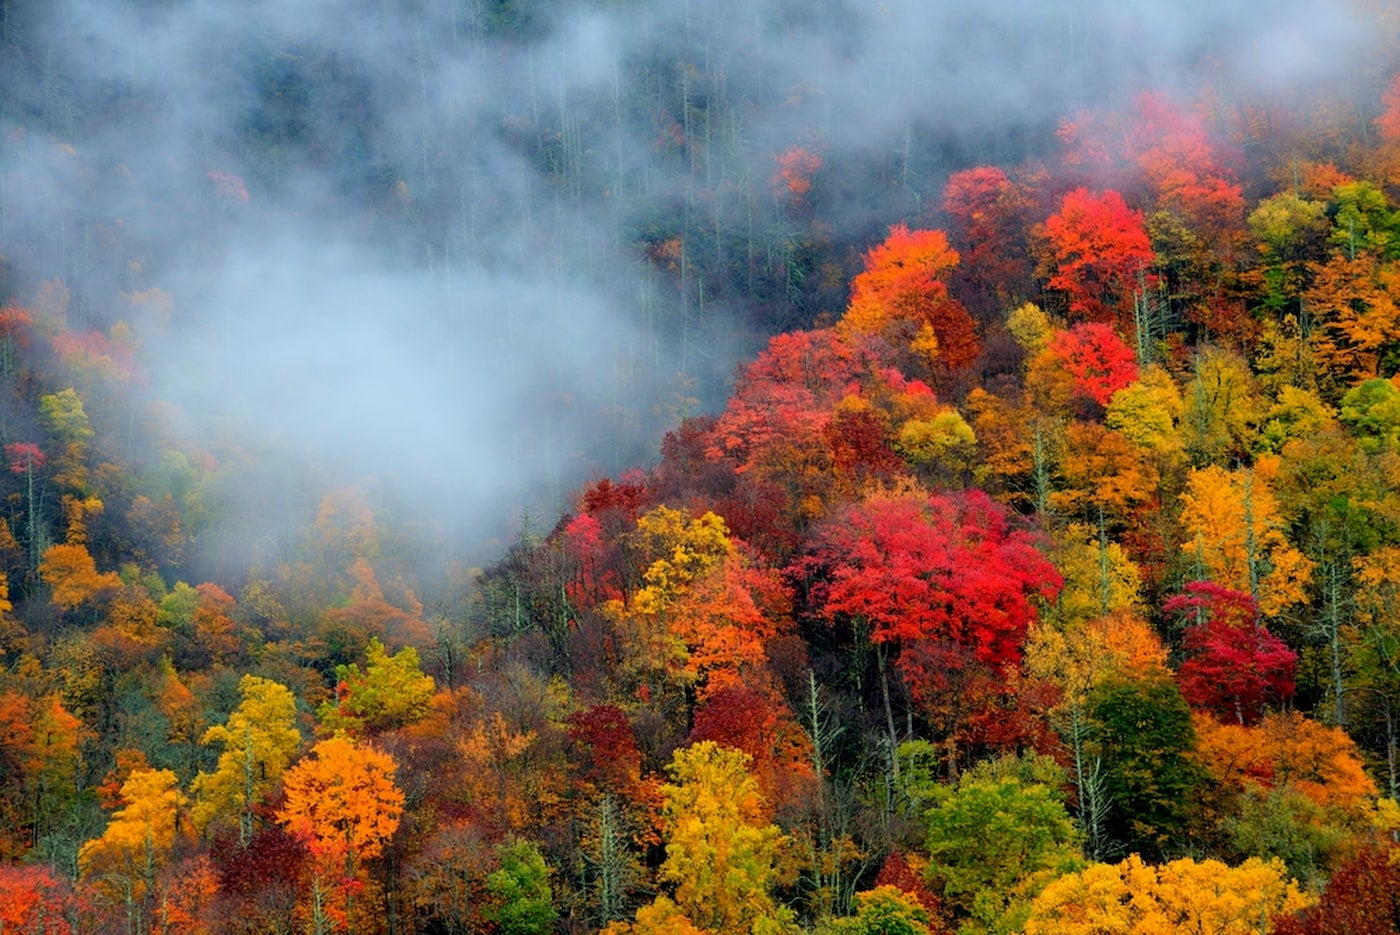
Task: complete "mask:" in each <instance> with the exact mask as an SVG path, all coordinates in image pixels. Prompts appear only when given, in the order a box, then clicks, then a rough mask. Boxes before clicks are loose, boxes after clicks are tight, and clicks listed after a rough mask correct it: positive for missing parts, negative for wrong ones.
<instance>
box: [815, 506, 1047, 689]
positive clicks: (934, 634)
mask: <svg viewBox="0 0 1400 935" xmlns="http://www.w3.org/2000/svg"><path fill="white" fill-rule="evenodd" d="M799 570H800V572H801V573H803V574H805V575H808V576H810V577H811V578H813V580H814V581H815V584H814V587H813V596H814V599H815V602H816V605H817V607H818V608H819V610H820V612H821V613H822V615H823V616H825V617H826V618H827V620H829V621H830V622H833V623H835V622H837V621H843V620H844V621H862V622H863V623H864V624H865V625H867V626H869V627H870V631H871V634H870V635H871V639H872V640H874V641H876V642H891V643H901V644H909V643H916V642H919V641H927V640H935V641H938V640H947V641H950V642H952V643H955V644H959V645H961V646H964V647H966V648H967V649H969V650H971V651H972V653H973V655H974V656H975V657H976V658H977V659H978V660H980V661H981V662H984V663H986V664H988V665H992V666H1002V665H1007V664H1012V663H1015V662H1017V661H1018V660H1019V658H1020V649H1021V644H1022V642H1023V640H1024V638H1025V634H1026V629H1027V627H1029V626H1030V624H1031V622H1032V621H1033V620H1034V619H1035V614H1036V611H1035V606H1034V603H1033V600H1034V598H1036V597H1037V596H1038V597H1041V598H1045V599H1050V598H1053V597H1054V595H1055V594H1056V593H1058V591H1059V588H1060V586H1061V584H1062V583H1063V580H1062V579H1061V577H1060V575H1059V572H1057V571H1056V570H1055V567H1054V565H1052V564H1051V563H1050V562H1049V561H1048V560H1047V559H1046V558H1045V557H1044V556H1043V555H1042V554H1041V553H1040V551H1039V550H1038V548H1037V547H1036V541H1035V539H1034V537H1033V536H1032V535H1031V534H1030V533H1028V532H1026V531H1024V530H1020V529H1015V528H1013V527H1012V524H1011V521H1010V519H1009V518H1008V516H1007V514H1006V512H1005V510H1004V509H1003V508H1002V507H1000V506H999V505H997V504H996V503H994V502H993V501H992V500H991V498H990V497H988V496H987V495H986V494H985V493H983V492H982V491H980V490H966V491H959V492H950V493H936V494H932V495H928V496H926V497H925V496H921V495H876V496H872V497H870V498H869V499H867V500H866V501H865V502H863V503H861V504H858V505H855V506H852V507H849V508H847V509H845V510H843V511H841V513H840V514H839V515H838V516H836V517H835V518H834V519H833V520H832V521H831V522H828V523H826V524H825V525H824V526H823V527H822V528H821V529H820V530H819V531H818V532H817V534H816V536H815V539H814V546H813V549H812V551H811V552H810V553H809V555H808V556H807V557H806V558H805V559H804V560H802V562H800V563H799Z"/></svg>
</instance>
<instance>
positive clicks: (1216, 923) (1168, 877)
mask: <svg viewBox="0 0 1400 935" xmlns="http://www.w3.org/2000/svg"><path fill="white" fill-rule="evenodd" d="M1314 901H1315V898H1314V897H1312V896H1309V895H1308V894H1306V893H1304V892H1303V891H1302V890H1301V889H1299V887H1298V885H1297V884H1296V883H1295V882H1293V881H1291V880H1288V879H1287V878H1286V877H1285V876H1284V867H1283V864H1282V863H1281V862H1279V861H1277V860H1271V861H1269V862H1267V863H1265V862H1264V861H1261V860H1259V859H1257V858H1251V859H1249V860H1247V861H1245V862H1244V863H1243V864H1241V865H1239V866H1238V867H1230V866H1228V865H1226V864H1224V863H1221V862H1220V861H1217V860H1205V861H1200V862H1197V861H1194V860H1191V859H1189V858H1184V859H1182V860H1174V861H1172V862H1171V863H1168V864H1165V865H1163V866H1160V867H1159V866H1152V865H1150V864H1145V863H1143V861H1142V859H1141V858H1140V857H1138V856H1137V855H1136V854H1134V855H1132V856H1131V857H1129V858H1128V859H1127V860H1124V861H1122V862H1121V863H1118V864H1112V865H1110V864H1093V865H1091V866H1089V867H1088V868H1086V869H1084V870H1083V871H1080V872H1079V873H1071V874H1068V875H1066V876H1063V877H1061V878H1060V879H1058V880H1056V881H1055V882H1053V883H1051V884H1050V885H1049V886H1047V887H1046V888H1045V889H1044V890H1043V891H1042V892H1041V894H1040V895H1039V896H1038V897H1036V899H1035V902H1034V903H1033V904H1032V907H1031V916H1030V919H1029V920H1028V921H1027V922H1026V926H1025V935H1102V933H1105V932H1115V933H1122V935H1176V933H1180V932H1191V933H1193V935H1268V933H1269V932H1270V931H1272V929H1273V923H1272V920H1273V919H1274V918H1275V917H1276V916H1279V915H1281V914H1287V913H1293V912H1297V911H1298V910H1300V909H1303V908H1306V907H1307V906H1308V905H1310V904H1311V903H1313V902H1314Z"/></svg>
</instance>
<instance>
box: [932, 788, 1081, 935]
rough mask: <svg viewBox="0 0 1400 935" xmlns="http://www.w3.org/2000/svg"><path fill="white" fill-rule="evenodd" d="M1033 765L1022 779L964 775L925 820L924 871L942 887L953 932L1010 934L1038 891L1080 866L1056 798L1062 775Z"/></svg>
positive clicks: (1075, 839)
mask: <svg viewBox="0 0 1400 935" xmlns="http://www.w3.org/2000/svg"><path fill="white" fill-rule="evenodd" d="M998 765H1001V764H998ZM1014 765H1020V764H1019V763H1016V764H1014ZM1049 765H1051V766H1053V764H1049ZM1040 766H1041V768H1040V769H1034V764H1032V767H1033V768H1032V769H1031V770H1023V771H1022V772H1023V775H1022V776H1017V775H1014V774H1009V773H1011V772H1013V771H1009V770H1006V769H1001V770H998V769H996V768H995V767H991V766H989V767H987V768H982V769H974V770H971V771H969V772H968V773H967V774H966V775H964V776H963V778H962V780H961V781H960V782H959V783H958V785H957V787H956V788H955V789H949V788H948V787H946V786H945V787H939V791H938V793H937V804H936V805H934V807H933V808H931V809H929V810H928V812H927V814H926V816H925V819H924V820H925V823H926V826H927V829H928V834H927V838H926V843H927V846H928V854H929V862H928V869H927V874H928V876H929V878H930V879H931V880H932V881H934V882H936V883H937V882H941V883H942V886H943V895H944V898H945V899H946V900H947V901H948V903H949V904H950V905H951V907H952V909H953V911H954V914H955V917H956V918H957V919H958V921H959V922H960V923H961V924H960V926H959V929H958V931H959V932H960V933H965V935H973V933H978V935H980V933H992V932H996V933H1008V932H1014V931H1018V930H1019V927H1020V923H1021V922H1022V921H1023V920H1024V917H1025V914H1026V912H1027V911H1028V909H1029V901H1030V899H1031V898H1032V897H1034V896H1035V894H1036V893H1037V892H1039V890H1040V888H1041V887H1043V886H1044V885H1045V884H1046V883H1048V882H1050V880H1053V879H1054V878H1055V877H1058V876H1060V875H1061V874H1064V873H1067V872H1069V871H1071V870H1075V869H1078V868H1079V866H1081V865H1082V858H1081V854H1080V847H1079V830H1078V828H1077V827H1076V826H1075V823H1074V820H1073V819H1072V818H1071V817H1070V815H1069V813H1068V812H1067V811H1066V810H1065V806H1064V802H1063V799H1062V796H1061V793H1060V789H1061V788H1062V787H1063V785H1064V781H1065V777H1064V773H1063V771H1062V770H1060V769H1058V768H1053V769H1051V770H1050V771H1049V774H1048V775H1046V772H1045V770H1044V768H1043V767H1044V766H1045V764H1044V763H1042V764H1040ZM998 772H1000V773H1001V775H998ZM1036 772H1039V773H1040V774H1041V775H1040V776H1035V773H1036ZM1027 773H1029V775H1026V774H1027ZM1033 777H1034V778H1033ZM1036 778H1038V779H1050V782H1049V783H1047V782H1044V781H1035V779H1036Z"/></svg>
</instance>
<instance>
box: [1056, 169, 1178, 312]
mask: <svg viewBox="0 0 1400 935" xmlns="http://www.w3.org/2000/svg"><path fill="white" fill-rule="evenodd" d="M1045 237H1046V242H1047V245H1048V247H1049V254H1050V259H1051V262H1052V264H1053V269H1052V270H1051V271H1050V278H1049V285H1050V288H1052V289H1058V290H1060V291H1061V292H1064V293H1065V296H1066V298H1067V299H1068V301H1069V311H1070V314H1071V315H1072V316H1074V317H1075V318H1078V319H1080V320H1083V321H1099V322H1117V323H1119V324H1120V325H1122V326H1125V327H1126V326H1129V325H1130V324H1131V321H1132V318H1131V313H1132V301H1133V292H1134V290H1136V289H1138V288H1139V286H1140V284H1141V282H1142V281H1143V280H1144V279H1145V278H1146V277H1147V275H1148V270H1149V269H1150V268H1151V266H1152V263H1153V259H1154V257H1153V253H1152V241H1151V240H1150V239H1149V238H1148V236H1147V228H1146V226H1145V225H1144V223H1143V217H1142V212H1141V211H1134V210H1133V209H1131V208H1129V207H1128V205H1127V203H1126V202H1125V201H1124V200H1123V196H1122V195H1120V194H1118V192H1116V191H1112V190H1109V191H1105V192H1102V193H1099V194H1095V193H1093V192H1090V191H1089V190H1088V189H1086V188H1076V189H1074V190H1073V191H1071V192H1067V193H1066V194H1065V196H1064V199H1063V200H1062V201H1061V203H1060V210H1059V211H1057V212H1055V213H1054V214H1052V215H1051V216H1050V217H1049V218H1047V219H1046V221H1045Z"/></svg>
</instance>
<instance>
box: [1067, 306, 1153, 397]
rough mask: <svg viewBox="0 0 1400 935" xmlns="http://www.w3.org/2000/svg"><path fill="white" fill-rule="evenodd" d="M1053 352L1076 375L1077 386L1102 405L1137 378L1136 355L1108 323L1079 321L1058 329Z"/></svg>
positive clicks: (1077, 388) (1080, 391) (1071, 373)
mask: <svg viewBox="0 0 1400 935" xmlns="http://www.w3.org/2000/svg"><path fill="white" fill-rule="evenodd" d="M1050 351H1051V353H1053V354H1054V355H1055V356H1056V357H1057V358H1059V360H1060V362H1061V363H1062V364H1064V367H1065V369H1066V370H1067V371H1069V374H1070V376H1072V377H1073V378H1074V387H1075V389H1076V390H1077V391H1078V392H1079V393H1081V394H1082V395H1084V396H1087V397H1089V398H1090V399H1092V400H1093V401H1094V402H1096V403H1098V404H1099V405H1100V406H1107V405H1108V401H1109V399H1111V398H1112V397H1113V394H1114V393H1116V392H1118V391H1119V390H1121V389H1122V388H1123V387H1125V386H1127V385H1128V384H1129V383H1132V382H1133V381H1134V380H1136V379H1137V376H1138V368H1137V357H1136V356H1135V355H1134V354H1133V350H1132V348H1130V347H1128V345H1127V344H1125V343H1123V339H1122V338H1120V337H1119V336H1118V332H1117V331H1115V330H1114V328H1113V326H1112V325H1110V324H1107V323H1106V322H1080V323H1079V324H1077V325H1075V326H1073V327H1072V328H1070V329H1069V330H1068V331H1060V332H1056V334H1055V336H1054V337H1053V338H1051V339H1050Z"/></svg>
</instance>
